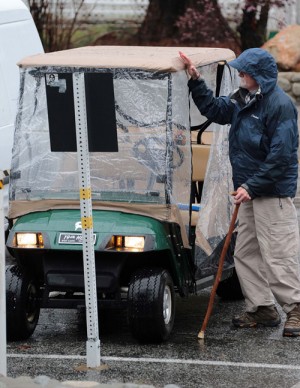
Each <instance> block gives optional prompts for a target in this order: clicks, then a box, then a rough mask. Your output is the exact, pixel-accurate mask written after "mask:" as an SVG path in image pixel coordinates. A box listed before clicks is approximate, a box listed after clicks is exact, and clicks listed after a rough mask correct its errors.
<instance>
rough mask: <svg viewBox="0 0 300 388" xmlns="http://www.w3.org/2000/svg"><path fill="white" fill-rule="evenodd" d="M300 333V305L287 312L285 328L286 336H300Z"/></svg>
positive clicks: (284, 334) (284, 333)
mask: <svg viewBox="0 0 300 388" xmlns="http://www.w3.org/2000/svg"><path fill="white" fill-rule="evenodd" d="M299 335H300V305H299V304H298V305H297V306H296V307H295V308H294V309H293V310H292V311H290V312H289V313H287V320H286V322H285V325H284V329H283V336H284V337H298V336H299Z"/></svg>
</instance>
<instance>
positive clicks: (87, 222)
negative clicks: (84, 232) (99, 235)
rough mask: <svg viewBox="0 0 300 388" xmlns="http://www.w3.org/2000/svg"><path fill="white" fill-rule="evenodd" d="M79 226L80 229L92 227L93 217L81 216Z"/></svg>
mask: <svg viewBox="0 0 300 388" xmlns="http://www.w3.org/2000/svg"><path fill="white" fill-rule="evenodd" d="M81 227H82V229H91V228H92V227H93V217H82V218H81Z"/></svg>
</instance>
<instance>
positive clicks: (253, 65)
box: [228, 48, 278, 94]
mask: <svg viewBox="0 0 300 388" xmlns="http://www.w3.org/2000/svg"><path fill="white" fill-rule="evenodd" d="M228 64H229V65H230V66H232V67H234V68H235V69H237V71H242V72H244V73H247V74H249V75H250V76H251V77H252V78H254V79H255V81H256V82H257V83H258V84H259V86H260V89H261V92H262V94H266V93H268V92H269V91H270V90H272V89H274V87H275V86H276V83H277V73H278V71H277V65H276V62H275V59H274V58H273V57H272V55H271V54H270V53H268V52H267V51H266V50H263V49H260V48H251V49H248V50H245V51H243V52H242V54H241V55H240V56H239V57H238V58H236V59H234V60H233V61H230V62H228Z"/></svg>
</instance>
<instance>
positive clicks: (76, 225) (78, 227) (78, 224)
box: [75, 221, 82, 231]
mask: <svg viewBox="0 0 300 388" xmlns="http://www.w3.org/2000/svg"><path fill="white" fill-rule="evenodd" d="M78 229H82V225H81V221H78V222H76V223H75V231H76V230H78Z"/></svg>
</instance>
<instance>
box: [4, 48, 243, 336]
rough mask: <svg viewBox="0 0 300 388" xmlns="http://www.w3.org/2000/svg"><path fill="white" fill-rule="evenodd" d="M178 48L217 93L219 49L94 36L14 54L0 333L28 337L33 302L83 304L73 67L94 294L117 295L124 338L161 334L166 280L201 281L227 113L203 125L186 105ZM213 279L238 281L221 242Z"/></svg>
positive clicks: (225, 219)
mask: <svg viewBox="0 0 300 388" xmlns="http://www.w3.org/2000/svg"><path fill="white" fill-rule="evenodd" d="M179 50H181V51H183V52H185V53H186V54H187V55H188V56H190V57H191V58H192V59H193V62H194V63H195V64H196V66H197V67H198V69H199V71H200V72H201V73H202V74H203V76H204V77H205V79H206V80H207V83H208V84H209V86H210V87H211V88H212V89H213V90H216V94H219V93H222V94H224V95H225V94H228V93H229V92H230V91H231V90H232V88H234V87H235V75H234V74H231V72H230V70H229V68H228V66H227V65H226V61H227V60H231V59H233V58H234V54H233V52H232V51H230V50H227V49H216V48H191V47H189V48H175V47H173V48H168V47H112V46H101V47H100V46H99V47H84V48H78V49H72V50H66V51H61V52H54V53H48V54H41V55H36V56H33V57H28V58H25V59H24V60H22V61H21V62H20V64H19V66H20V72H21V84H20V99H19V109H18V114H17V118H16V130H15V138H14V147H13V159H12V167H11V176H10V211H9V225H10V230H9V235H8V238H7V243H6V245H7V248H8V250H9V252H10V254H11V255H12V257H13V258H14V260H15V262H14V264H12V265H8V266H7V267H6V296H7V334H8V339H10V340H17V339H25V338H28V337H29V336H30V335H31V334H32V333H33V332H34V330H35V327H36V325H37V322H38V319H39V313H40V309H41V308H78V307H79V306H83V307H84V306H85V294H84V293H85V285H84V268H83V252H82V219H81V213H80V199H81V197H82V193H81V192H80V189H79V188H80V185H81V184H80V182H79V181H80V179H79V175H78V168H79V167H78V166H79V164H80V161H79V162H78V158H77V152H76V151H77V150H76V139H75V140H74V138H75V137H76V136H75V137H74V133H75V129H74V128H75V119H74V101H73V99H74V98H75V97H76V96H75V97H74V88H73V84H72V74H73V73H74V72H77V73H80V74H84V78H85V98H86V108H87V124H88V127H91V128H93V134H94V135H90V134H89V151H90V152H89V164H90V171H88V172H87V173H88V174H90V181H91V199H92V208H93V211H92V216H93V222H92V225H93V243H94V253H95V268H96V290H97V301H98V306H99V308H100V309H101V308H124V311H127V315H128V322H129V326H130V328H131V331H132V334H133V336H134V337H135V338H137V339H138V340H140V341H162V340H166V339H167V338H168V337H169V335H170V333H171V331H172V327H173V323H174V318H175V294H178V295H180V296H181V297H188V295H189V294H191V293H196V292H197V291H198V290H200V289H202V288H204V287H207V286H209V285H211V284H212V283H213V280H214V275H215V273H216V269H217V265H218V257H219V256H218V255H219V251H220V246H222V241H223V240H224V236H225V235H226V232H227V228H228V224H229V220H230V215H231V210H232V203H231V199H230V195H229V193H230V191H231V190H232V187H231V169H230V166H229V161H228V144H227V141H228V126H219V125H215V124H211V125H210V126H208V124H210V123H208V122H206V120H205V118H204V117H201V115H200V113H199V112H198V111H197V109H196V107H195V106H194V104H193V102H192V100H191V99H190V96H189V92H188V88H187V80H188V77H187V74H186V72H185V70H184V66H183V64H182V62H181V60H180V59H179V56H178V51H179ZM207 127H208V129H207V131H209V132H208V134H206V132H204V133H203V131H204V129H206V128H207ZM191 129H192V130H191ZM201 134H202V136H201ZM74 142H75V143H74ZM203 143H206V144H203ZM78 163H79V164H78ZM232 246H234V241H233V244H232ZM223 279H224V282H222V283H221V285H222V284H223V288H222V287H221V288H220V290H219V292H220V294H221V295H222V293H224V295H225V294H226V293H228V290H232V289H234V292H237V290H238V285H237V284H236V283H237V280H236V278H235V274H234V264H233V258H232V249H231V250H229V252H228V254H227V259H226V263H225V268H224V272H223ZM230 279H231V280H232V281H233V280H234V284H235V285H234V287H233V285H232V281H230ZM222 290H223V291H222ZM230 292H231V291H230Z"/></svg>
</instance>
